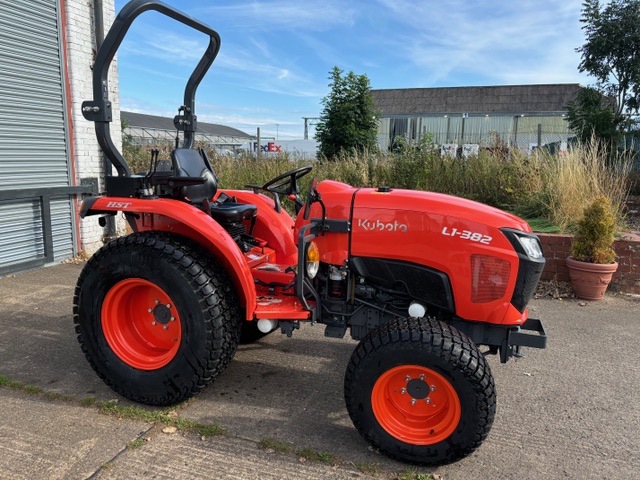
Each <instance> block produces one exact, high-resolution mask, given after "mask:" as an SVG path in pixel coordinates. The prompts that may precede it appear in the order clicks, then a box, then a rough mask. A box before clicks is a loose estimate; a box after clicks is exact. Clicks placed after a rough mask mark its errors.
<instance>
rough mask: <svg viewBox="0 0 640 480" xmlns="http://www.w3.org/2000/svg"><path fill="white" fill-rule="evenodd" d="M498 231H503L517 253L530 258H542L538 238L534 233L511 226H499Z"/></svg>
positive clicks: (542, 254)
mask: <svg viewBox="0 0 640 480" xmlns="http://www.w3.org/2000/svg"><path fill="white" fill-rule="evenodd" d="M500 231H501V232H502V233H504V235H505V236H506V237H507V239H508V240H509V243H511V245H513V248H514V249H515V250H516V252H518V253H519V254H521V255H522V254H524V255H526V256H527V257H529V258H530V259H532V260H539V259H541V258H544V253H542V246H541V245H540V240H538V237H537V236H535V235H534V234H532V233H527V232H523V231H522V230H515V229H513V228H501V229H500Z"/></svg>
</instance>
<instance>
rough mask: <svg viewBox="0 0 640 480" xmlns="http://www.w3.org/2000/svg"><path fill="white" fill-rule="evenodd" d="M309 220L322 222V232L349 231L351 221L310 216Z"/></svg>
mask: <svg viewBox="0 0 640 480" xmlns="http://www.w3.org/2000/svg"><path fill="white" fill-rule="evenodd" d="M311 221H312V222H317V223H320V224H322V227H321V231H322V232H323V233H328V232H331V233H349V232H350V231H351V222H350V221H349V220H333V219H331V218H325V219H322V218H312V219H311Z"/></svg>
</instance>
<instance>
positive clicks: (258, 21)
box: [196, 0, 356, 31]
mask: <svg viewBox="0 0 640 480" xmlns="http://www.w3.org/2000/svg"><path fill="white" fill-rule="evenodd" d="M196 12H197V13H196V15H200V13H204V14H205V15H206V16H210V17H211V18H212V19H215V21H225V22H230V23H231V24H233V25H236V26H239V27H242V28H252V29H264V30H273V29H277V28H286V29H288V30H306V31H310V30H311V31H326V30H329V29H332V28H335V27H338V26H350V25H353V23H354V22H355V16H356V10H355V9H354V8H352V7H350V6H345V4H344V3H343V2H339V1H336V0H323V1H319V2H300V1H296V0H279V1H273V2H266V1H262V2H260V1H252V2H241V3H237V4H235V5H225V6H213V7H204V8H200V9H197V10H196Z"/></svg>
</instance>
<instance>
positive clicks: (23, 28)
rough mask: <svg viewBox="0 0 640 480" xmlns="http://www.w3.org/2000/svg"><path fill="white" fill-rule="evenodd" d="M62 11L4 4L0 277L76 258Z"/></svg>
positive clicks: (48, 3) (52, 5)
mask: <svg viewBox="0 0 640 480" xmlns="http://www.w3.org/2000/svg"><path fill="white" fill-rule="evenodd" d="M58 9H59V4H58V0H0V273H3V272H7V271H11V270H17V269H20V268H24V267H27V266H31V265H37V264H38V263H45V260H46V261H59V260H63V259H65V258H69V257H71V256H72V255H73V254H74V241H75V238H74V229H75V226H74V216H73V214H72V212H73V210H72V203H71V202H72V199H71V197H70V196H69V195H68V194H63V195H57V196H49V197H43V196H42V195H46V194H47V192H48V194H51V192H55V191H56V190H52V187H69V186H70V185H71V183H70V178H71V172H70V166H69V151H68V132H67V131H66V129H67V121H66V114H65V112H66V110H65V109H66V102H65V100H66V99H65V90H64V80H63V78H64V76H63V71H62V62H61V55H62V53H61V42H60V38H59V35H60V25H59V23H60V22H59V12H58ZM27 189H28V192H27ZM12 192H13V193H12ZM21 192H22V193H21ZM12 195H14V197H15V198H11V196H12ZM45 237H48V238H49V242H48V243H47V242H46V241H45Z"/></svg>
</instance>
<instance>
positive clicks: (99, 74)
mask: <svg viewBox="0 0 640 480" xmlns="http://www.w3.org/2000/svg"><path fill="white" fill-rule="evenodd" d="M147 10H155V11H157V12H159V13H162V14H163V15H166V16H168V17H170V18H173V19H174V20H177V21H178V22H181V23H183V24H185V25H187V26H189V27H191V28H194V29H196V30H198V31H200V32H202V33H204V34H206V35H208V36H209V45H208V46H207V49H206V50H205V52H204V54H203V55H202V58H201V59H200V61H199V62H198V65H197V66H196V68H195V70H194V71H193V73H192V74H191V76H190V77H189V80H188V82H187V85H186V87H185V89H184V105H183V106H182V107H180V112H181V113H182V114H181V115H178V116H177V117H176V118H175V119H174V124H175V125H176V128H178V130H183V131H184V142H183V145H182V146H183V147H184V148H191V147H193V141H194V135H195V132H196V128H197V123H196V121H197V118H196V115H195V96H196V89H197V88H198V85H200V82H201V81H202V79H203V78H204V76H205V74H206V73H207V71H208V70H209V67H210V66H211V64H212V63H213V61H214V60H215V58H216V56H217V55H218V51H219V50H220V35H218V33H217V32H216V31H215V30H213V29H212V28H211V27H209V26H208V25H205V24H204V23H202V22H200V21H198V20H196V19H195V18H193V17H190V16H188V15H185V14H184V13H182V12H180V11H178V10H175V9H174V8H172V7H170V6H169V5H167V4H165V3H163V2H157V1H151V0H132V1H131V2H129V3H127V4H126V5H125V6H124V7H123V8H122V10H120V13H118V16H117V17H116V19H115V20H114V22H113V25H112V26H111V29H110V30H109V33H108V34H107V36H106V37H105V39H104V42H103V43H102V46H101V47H100V49H99V50H98V54H97V55H96V61H95V63H94V66H93V100H87V101H85V102H82V115H84V118H86V119H87V120H90V121H92V122H95V124H96V137H97V138H98V143H99V144H100V148H102V150H103V152H104V153H105V155H106V156H107V158H108V159H109V161H110V162H111V163H112V164H113V166H114V167H115V168H116V170H117V171H118V175H120V176H123V177H129V176H131V170H129V166H128V165H127V162H126V160H125V159H124V157H123V156H122V154H121V153H120V152H119V151H118V149H117V148H116V146H115V145H114V144H113V141H112V140H111V132H110V129H109V123H111V121H112V112H111V102H110V101H109V81H108V74H109V66H110V65H111V61H112V60H113V57H114V56H115V54H116V52H117V51H118V48H119V47H120V44H121V43H122V39H123V38H124V36H125V35H126V33H127V31H128V30H129V27H130V26H131V24H132V23H133V21H134V20H135V19H136V17H137V16H138V15H140V14H141V13H144V12H146V11H147Z"/></svg>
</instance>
